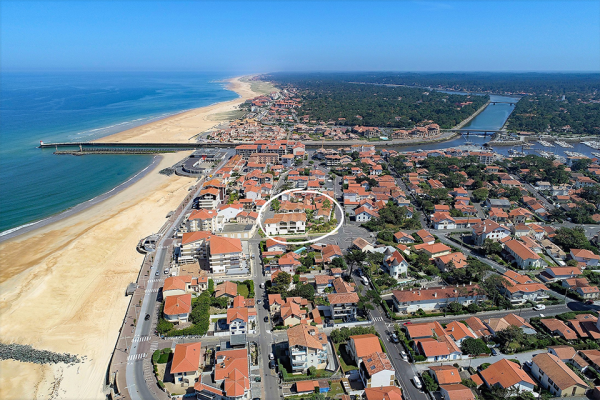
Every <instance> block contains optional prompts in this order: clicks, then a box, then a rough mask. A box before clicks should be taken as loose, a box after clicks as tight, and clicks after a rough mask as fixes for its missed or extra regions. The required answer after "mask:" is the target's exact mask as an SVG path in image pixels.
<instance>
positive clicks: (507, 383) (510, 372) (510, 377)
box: [479, 359, 536, 395]
mask: <svg viewBox="0 0 600 400" xmlns="http://www.w3.org/2000/svg"><path fill="white" fill-rule="evenodd" d="M479 375H480V376H481V379H482V380H483V382H484V383H485V385H486V386H487V387H488V388H493V387H497V388H500V389H503V390H507V391H509V392H511V394H512V393H514V395H516V394H517V393H519V392H523V391H527V392H531V393H533V389H534V388H535V386H536V384H535V382H534V380H533V379H532V378H531V377H530V376H529V375H528V374H527V372H525V371H524V370H523V369H522V368H521V366H520V365H519V364H517V363H514V362H512V361H508V360H507V359H502V360H500V361H497V362H495V363H493V364H492V365H490V366H489V367H487V368H486V369H484V370H483V371H480V372H479Z"/></svg>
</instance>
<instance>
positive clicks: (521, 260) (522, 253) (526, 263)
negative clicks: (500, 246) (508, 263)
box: [504, 240, 542, 269]
mask: <svg viewBox="0 0 600 400" xmlns="http://www.w3.org/2000/svg"><path fill="white" fill-rule="evenodd" d="M504 245H505V247H504V249H505V250H506V251H507V252H508V253H509V254H510V255H512V256H513V258H514V259H515V262H516V263H517V266H519V268H521V269H528V268H539V267H541V266H542V263H541V257H540V256H539V255H537V254H536V253H534V252H533V251H532V250H531V249H530V248H528V247H526V246H525V245H524V244H523V243H521V242H519V241H518V240H509V241H508V242H506V243H505V244H504Z"/></svg>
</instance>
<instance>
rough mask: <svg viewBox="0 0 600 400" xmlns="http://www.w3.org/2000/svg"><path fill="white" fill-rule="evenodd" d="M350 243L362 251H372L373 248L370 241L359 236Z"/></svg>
mask: <svg viewBox="0 0 600 400" xmlns="http://www.w3.org/2000/svg"><path fill="white" fill-rule="evenodd" d="M352 245H353V246H354V247H355V248H357V249H358V250H360V251H362V252H363V253H372V252H373V250H375V247H374V246H373V245H372V244H371V243H369V242H367V241H366V240H365V239H363V238H361V237H357V238H356V239H354V241H353V242H352Z"/></svg>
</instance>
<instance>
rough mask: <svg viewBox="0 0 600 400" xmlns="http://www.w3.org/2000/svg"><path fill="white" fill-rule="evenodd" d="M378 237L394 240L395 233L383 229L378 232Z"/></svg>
mask: <svg viewBox="0 0 600 400" xmlns="http://www.w3.org/2000/svg"><path fill="white" fill-rule="evenodd" d="M377 239H380V240H383V241H384V242H393V241H394V234H393V233H392V232H390V231H381V232H379V233H378V234H377Z"/></svg>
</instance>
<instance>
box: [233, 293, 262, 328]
mask: <svg viewBox="0 0 600 400" xmlns="http://www.w3.org/2000/svg"><path fill="white" fill-rule="evenodd" d="M227 325H228V326H229V333H230V334H231V335H243V334H247V333H254V332H255V329H256V310H255V309H254V307H247V306H246V301H245V299H244V297H242V296H236V297H235V298H234V299H233V307H231V308H228V309H227Z"/></svg>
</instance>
